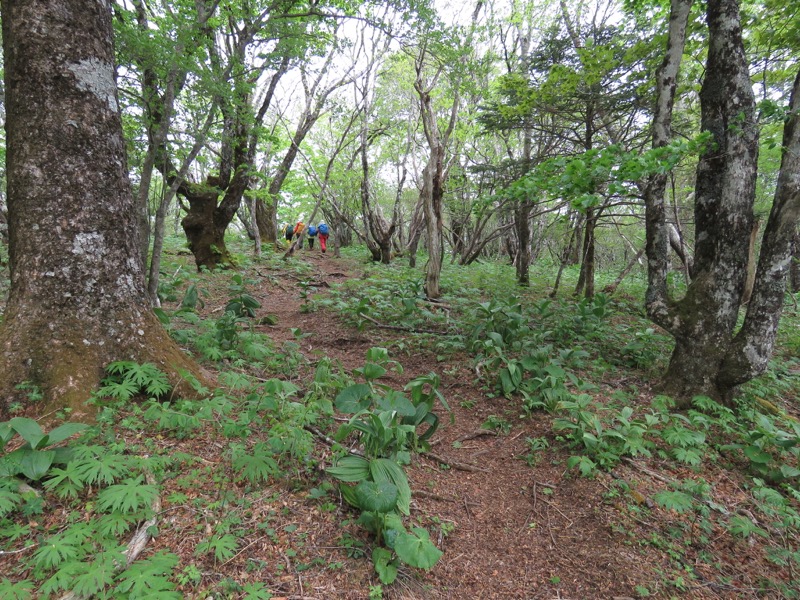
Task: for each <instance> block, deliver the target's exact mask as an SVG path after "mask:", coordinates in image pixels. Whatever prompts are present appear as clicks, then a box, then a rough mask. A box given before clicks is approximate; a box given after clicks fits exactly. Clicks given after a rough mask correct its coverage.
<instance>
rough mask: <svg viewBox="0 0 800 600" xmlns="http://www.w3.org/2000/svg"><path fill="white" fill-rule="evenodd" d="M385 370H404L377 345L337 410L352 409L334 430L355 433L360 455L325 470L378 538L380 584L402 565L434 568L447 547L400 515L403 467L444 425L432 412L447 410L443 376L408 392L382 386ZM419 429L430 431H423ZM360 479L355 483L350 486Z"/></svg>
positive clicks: (405, 486)
mask: <svg viewBox="0 0 800 600" xmlns="http://www.w3.org/2000/svg"><path fill="white" fill-rule="evenodd" d="M387 368H394V369H395V370H398V369H400V366H399V364H397V363H395V362H394V361H391V360H390V359H389V357H388V353H387V352H386V350H385V349H384V348H372V349H370V350H369V352H368V353H367V362H366V363H365V365H364V367H363V368H359V369H357V370H356V372H357V374H358V375H360V376H361V377H363V378H364V379H365V380H366V383H363V384H362V383H357V384H354V385H351V386H349V387H347V388H345V389H344V390H342V391H341V392H340V393H339V395H338V396H337V397H336V400H335V402H334V405H335V407H336V408H337V410H339V411H340V412H343V413H345V414H352V415H353V416H352V417H351V418H350V420H349V421H348V422H347V423H345V424H344V425H342V426H341V427H340V428H339V430H338V431H337V433H336V439H337V440H338V441H339V442H343V441H344V440H345V439H347V438H348V437H355V439H356V440H357V442H358V443H359V445H360V447H361V449H362V450H361V453H360V454H348V455H345V456H343V457H341V458H340V459H339V460H338V461H337V462H336V465H335V466H333V467H330V468H328V469H327V472H328V474H329V475H332V476H333V477H335V478H337V479H338V480H339V481H342V482H343V484H342V485H341V486H340V489H341V492H342V496H343V497H344V499H345V500H346V501H347V502H348V503H349V504H350V505H352V506H354V507H355V508H357V509H358V510H360V511H361V515H360V516H359V519H358V522H359V524H361V525H362V526H364V527H365V528H366V529H367V530H368V531H370V532H371V533H373V534H374V535H375V538H376V541H377V542H378V546H376V548H375V549H374V550H373V553H372V562H373V564H374V565H375V570H376V572H377V573H378V576H379V578H380V580H381V582H382V583H385V584H390V583H392V582H393V581H394V580H395V578H396V577H397V567H398V563H399V562H403V563H405V564H407V565H409V566H412V567H417V568H423V569H429V568H431V567H433V565H434V564H436V562H437V561H438V560H439V557H440V556H441V551H440V550H438V549H437V548H436V546H435V545H434V544H433V542H432V541H431V540H430V537H429V535H428V532H427V531H426V530H425V529H423V528H420V527H412V528H411V529H410V530H407V529H406V528H405V526H404V525H403V520H402V515H408V514H409V512H410V506H411V487H410V485H409V483H408V477H407V475H406V473H405V471H404V470H403V465H407V464H408V463H409V462H410V460H411V452H412V451H415V450H419V449H422V448H426V447H427V440H428V439H430V436H431V435H433V432H434V431H436V429H437V427H438V426H439V418H438V417H437V416H436V414H435V413H433V412H432V409H433V405H434V402H435V401H437V400H438V401H440V402H442V403H443V405H444V406H445V407H446V408H448V410H449V407H448V406H447V403H446V401H445V400H444V397H443V396H442V395H441V393H440V392H439V389H438V388H439V378H438V377H437V376H436V375H434V374H430V375H426V376H423V377H418V378H416V379H414V380H413V381H411V382H410V383H409V384H408V385H406V387H405V391H407V392H410V397H407V396H406V395H405V394H402V393H400V392H397V391H395V390H392V389H391V388H390V387H389V386H385V385H383V384H381V383H379V381H378V380H379V379H380V377H382V376H383V375H384V374H385V373H386V372H387ZM420 427H423V428H424V429H422V430H419V428H420ZM347 484H355V485H347Z"/></svg>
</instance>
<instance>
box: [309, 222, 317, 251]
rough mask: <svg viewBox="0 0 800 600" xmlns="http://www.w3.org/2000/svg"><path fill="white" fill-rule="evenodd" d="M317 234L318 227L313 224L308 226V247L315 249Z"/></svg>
mask: <svg viewBox="0 0 800 600" xmlns="http://www.w3.org/2000/svg"><path fill="white" fill-rule="evenodd" d="M316 236H317V228H316V227H314V226H313V225H309V226H308V249H309V250H313V249H314V238H315V237H316Z"/></svg>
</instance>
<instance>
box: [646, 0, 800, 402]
mask: <svg viewBox="0 0 800 600" xmlns="http://www.w3.org/2000/svg"><path fill="white" fill-rule="evenodd" d="M691 3H692V2H691V0H672V14H671V17H670V34H669V40H668V44H667V53H666V56H665V59H664V62H663V63H662V66H661V67H660V68H659V70H658V73H657V79H658V81H657V83H658V93H657V101H656V111H655V114H654V127H653V146H654V147H661V146H665V145H666V144H667V143H668V142H669V140H670V138H671V122H672V109H673V102H674V94H675V86H676V83H677V77H678V73H679V66H680V62H681V55H682V53H683V45H684V42H685V39H686V21H687V18H688V15H689V11H690V7H691ZM707 22H708V28H709V38H708V59H707V64H706V70H705V72H706V76H705V79H704V81H703V85H702V89H701V92H700V102H701V110H702V122H701V126H702V130H703V131H704V132H706V133H707V135H709V136H710V138H711V141H710V143H709V144H708V145H707V146H706V150H705V152H704V153H703V155H702V156H701V157H700V161H699V163H698V166H697V173H696V178H697V181H696V185H695V257H694V267H693V274H692V275H693V279H692V282H691V284H690V285H689V286H688V289H687V291H686V294H685V296H684V297H683V298H681V299H680V300H676V299H674V298H672V297H671V295H670V293H669V290H668V288H667V283H666V274H667V267H668V263H667V244H668V243H669V242H668V231H667V227H666V221H665V202H664V187H665V185H666V179H665V177H664V175H662V174H657V175H653V176H652V177H651V178H650V180H649V181H648V185H647V187H646V194H645V199H646V205H647V206H646V208H647V256H648V290H647V295H646V307H647V312H648V315H649V316H650V318H651V319H653V321H654V322H656V323H658V324H659V325H661V326H662V327H664V328H665V329H666V330H667V331H669V332H670V333H671V334H672V335H673V336H674V338H675V349H674V351H673V354H672V357H671V360H670V365H669V368H668V370H667V373H666V376H665V378H664V382H663V387H664V390H665V391H666V392H667V393H669V394H671V395H673V396H675V397H676V398H678V399H680V400H681V402H682V405H684V406H686V405H688V402H689V401H690V400H691V398H692V397H693V396H695V395H700V394H703V395H708V396H711V397H714V398H717V399H720V400H723V401H728V400H730V399H731V397H732V395H733V392H734V391H735V389H736V386H738V385H740V384H741V383H744V382H746V381H748V380H749V379H751V378H753V377H755V376H757V375H759V374H760V373H762V372H763V371H764V370H765V369H766V366H767V361H768V359H769V356H770V354H771V352H772V347H773V344H774V341H775V335H776V332H777V325H778V319H779V316H780V311H781V307H782V303H783V296H784V290H785V282H786V275H787V272H788V269H789V262H790V256H791V254H790V249H791V240H792V237H793V234H794V227H795V225H796V222H797V218H798V214H799V213H800V183H799V182H798V179H797V173H798V171H800V169H799V168H798V167H800V159H798V150H800V131H798V130H800V127H798V119H800V116H798V103H799V102H800V90H798V87H800V74H799V75H798V77H797V78H796V79H795V82H794V87H793V90H792V94H791V98H790V102H789V110H788V113H787V120H786V124H785V128H784V138H783V151H782V161H781V167H780V173H779V175H778V184H777V188H776V191H775V197H774V201H773V206H772V211H771V213H770V217H769V221H768V222H767V225H766V227H765V233H764V237H763V239H762V243H761V253H760V257H759V264H758V270H757V272H756V279H755V288H754V291H753V295H752V298H751V300H750V302H749V304H748V307H747V313H746V316H745V320H744V323H743V325H742V327H741V328H740V330H739V331H738V333H737V332H736V330H735V328H736V321H737V318H738V316H739V309H740V307H741V303H742V295H743V292H744V289H745V282H746V278H747V264H748V246H749V238H750V233H751V231H752V223H753V204H754V199H755V183H756V173H757V169H756V166H757V158H758V124H757V121H756V110H755V109H756V107H755V98H754V95H753V88H752V83H751V79H750V76H749V72H748V63H747V61H746V57H745V50H744V43H743V38H742V28H741V22H740V14H739V2H738V0H709V2H708V5H707Z"/></svg>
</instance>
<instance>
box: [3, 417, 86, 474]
mask: <svg viewBox="0 0 800 600" xmlns="http://www.w3.org/2000/svg"><path fill="white" fill-rule="evenodd" d="M86 427H87V425H84V424H82V423H64V424H62V425H59V426H58V427H56V428H55V429H53V430H51V431H50V432H49V433H45V432H44V431H42V428H41V427H40V426H39V424H38V423H37V422H36V421H34V420H33V419H28V418H25V417H14V418H13V419H11V420H10V421H6V422H4V423H0V479H2V478H5V477H14V476H16V475H24V476H25V477H27V478H28V479H32V480H34V481H38V480H39V479H41V478H42V477H44V476H45V475H46V474H47V473H48V471H49V470H50V468H51V467H52V465H54V464H65V463H67V462H68V461H69V460H70V457H71V451H70V450H69V449H68V448H65V447H56V446H55V445H56V444H60V443H61V442H63V441H65V440H66V439H68V438H70V437H72V436H73V435H75V434H76V433H79V432H81V431H83V430H84V429H86ZM17 434H18V435H19V436H20V437H21V438H22V439H23V440H25V443H24V444H22V445H21V446H20V447H19V448H17V449H16V450H13V451H12V452H7V451H6V447H7V445H8V443H9V442H10V441H11V440H12V439H13V438H14V437H15V435H17Z"/></svg>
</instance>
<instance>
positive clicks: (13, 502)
mask: <svg viewBox="0 0 800 600" xmlns="http://www.w3.org/2000/svg"><path fill="white" fill-rule="evenodd" d="M21 501H22V496H20V495H19V494H18V493H17V492H15V491H14V490H12V489H9V488H5V487H0V517H3V516H5V515H7V514H8V513H10V512H11V511H12V510H14V508H15V507H16V506H17V505H18V504H19V503H20V502H21Z"/></svg>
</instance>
